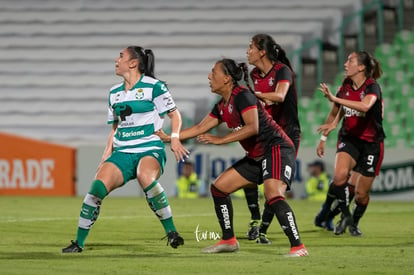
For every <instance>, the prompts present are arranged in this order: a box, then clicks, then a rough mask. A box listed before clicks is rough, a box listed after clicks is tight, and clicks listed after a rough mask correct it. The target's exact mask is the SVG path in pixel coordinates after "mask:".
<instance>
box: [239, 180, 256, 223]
mask: <svg viewBox="0 0 414 275" xmlns="http://www.w3.org/2000/svg"><path fill="white" fill-rule="evenodd" d="M243 190H244V195H245V196H246V201H247V207H249V210H250V215H251V219H252V220H260V208H259V189H258V188H257V185H256V186H255V187H254V188H247V187H246V188H243Z"/></svg>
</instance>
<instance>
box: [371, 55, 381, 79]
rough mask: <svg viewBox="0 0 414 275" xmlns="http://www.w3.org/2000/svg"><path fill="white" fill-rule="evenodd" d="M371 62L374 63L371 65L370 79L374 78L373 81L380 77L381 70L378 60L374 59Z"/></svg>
mask: <svg viewBox="0 0 414 275" xmlns="http://www.w3.org/2000/svg"><path fill="white" fill-rule="evenodd" d="M372 62H373V63H374V64H373V69H372V77H373V78H375V79H378V78H380V77H381V75H382V69H381V66H380V63H379V61H378V59H376V58H373V59H372Z"/></svg>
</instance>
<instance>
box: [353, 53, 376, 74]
mask: <svg viewBox="0 0 414 275" xmlns="http://www.w3.org/2000/svg"><path fill="white" fill-rule="evenodd" d="M355 53H356V55H357V57H358V64H359V65H365V76H366V77H367V78H370V77H372V78H374V79H378V78H380V77H381V75H382V69H381V66H380V64H379V62H378V60H377V59H375V58H374V57H372V55H371V54H370V53H368V52H366V51H359V52H355Z"/></svg>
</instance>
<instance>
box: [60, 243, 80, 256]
mask: <svg viewBox="0 0 414 275" xmlns="http://www.w3.org/2000/svg"><path fill="white" fill-rule="evenodd" d="M70 242H71V244H70V245H69V246H68V247H65V248H62V253H80V252H82V250H83V249H82V247H80V246H79V245H78V241H70Z"/></svg>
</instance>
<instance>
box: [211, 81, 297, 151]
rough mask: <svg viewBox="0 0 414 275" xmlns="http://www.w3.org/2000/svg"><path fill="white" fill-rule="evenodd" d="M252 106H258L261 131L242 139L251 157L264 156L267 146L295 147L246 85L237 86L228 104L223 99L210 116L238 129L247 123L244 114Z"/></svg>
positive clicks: (244, 147) (243, 145)
mask: <svg viewBox="0 0 414 275" xmlns="http://www.w3.org/2000/svg"><path fill="white" fill-rule="evenodd" d="M252 108H257V111H258V115H259V133H258V134H257V135H254V136H251V137H249V138H246V139H244V140H241V141H240V144H241V146H242V147H243V149H244V150H245V151H246V152H247V156H248V157H249V158H257V157H261V156H263V154H264V152H265V150H266V148H271V147H272V146H274V145H276V144H279V145H281V146H286V147H293V142H292V141H291V140H290V138H289V137H288V136H287V135H286V134H285V132H284V131H283V130H282V128H281V127H280V126H279V125H278V124H277V123H276V122H275V121H274V120H273V119H272V117H271V116H270V115H269V114H268V113H267V112H266V110H265V109H264V108H263V106H262V104H260V103H259V102H258V100H257V98H256V96H255V95H254V94H253V93H251V92H250V91H249V90H247V88H245V87H242V86H236V87H235V88H234V89H233V92H232V94H231V97H230V99H229V102H228V103H227V104H226V103H225V102H224V99H221V100H220V101H219V102H218V103H216V104H215V105H214V107H213V110H212V111H211V113H210V116H212V117H214V118H217V119H219V120H220V121H221V122H225V123H226V124H227V126H228V127H229V128H230V129H232V130H233V131H238V130H240V129H241V128H243V126H244V125H246V124H245V122H244V120H243V117H242V114H243V113H244V112H246V111H248V110H251V109H252Z"/></svg>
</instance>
